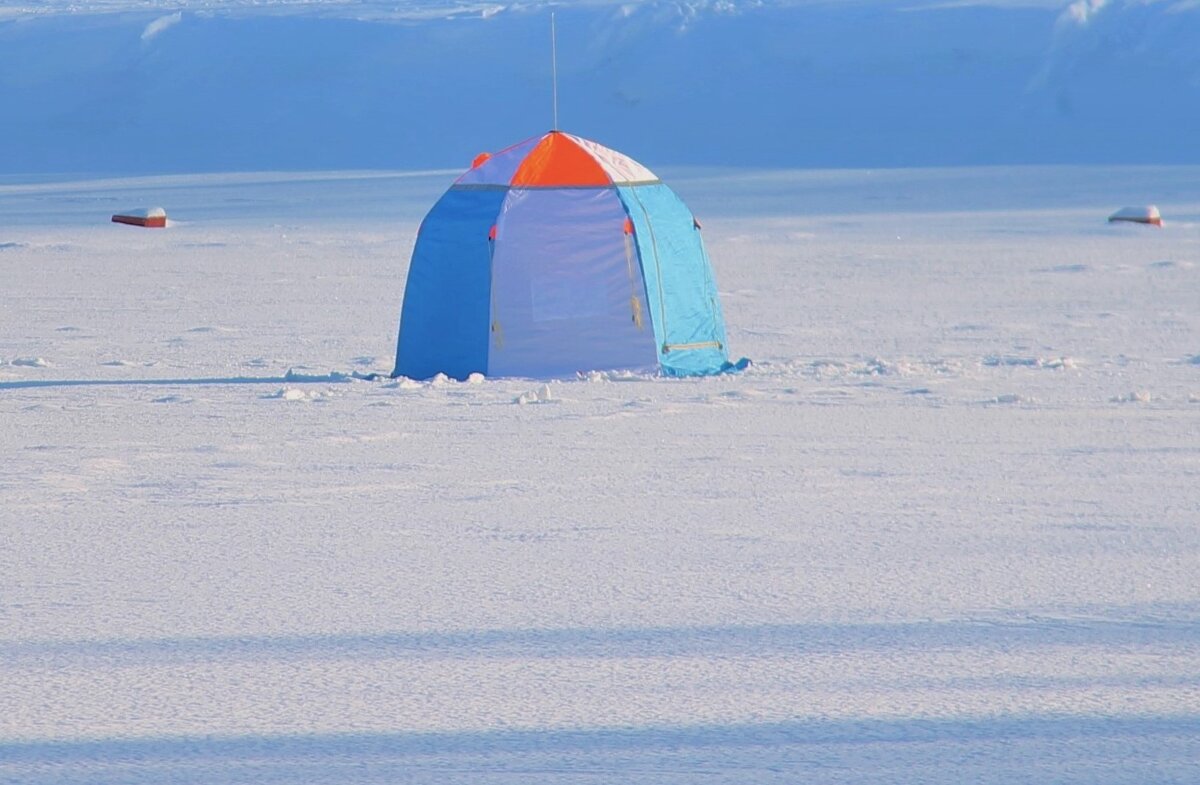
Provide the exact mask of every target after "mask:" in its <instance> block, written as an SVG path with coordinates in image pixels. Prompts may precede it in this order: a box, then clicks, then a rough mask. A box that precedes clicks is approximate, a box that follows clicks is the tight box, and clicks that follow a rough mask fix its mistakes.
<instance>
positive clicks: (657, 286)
mask: <svg viewBox="0 0 1200 785" xmlns="http://www.w3.org/2000/svg"><path fill="white" fill-rule="evenodd" d="M618 191H619V193H620V195H621V200H622V201H623V202H624V203H625V206H626V208H627V209H628V211H629V217H630V218H631V219H632V220H633V225H634V229H635V235H636V238H637V248H638V253H639V255H640V256H641V262H642V270H643V273H644V275H645V280H646V293H647V297H648V298H649V300H650V303H649V305H650V311H651V314H652V317H653V320H654V331H655V340H656V342H657V346H658V359H659V362H660V363H661V366H662V371H663V373H665V374H667V375H670V376H691V375H697V374H711V373H719V372H721V371H723V370H726V369H727V368H728V367H729V366H728V358H727V354H726V350H725V321H724V318H723V316H722V314H721V305H720V302H719V300H718V298H717V286H716V282H715V280H714V279H713V274H712V265H711V264H710V263H709V260H708V254H707V253H706V252H705V250H704V241H703V240H702V238H701V236H700V230H699V228H698V227H697V226H696V223H695V218H694V217H693V216H692V213H691V211H690V210H688V208H687V206H686V205H684V203H683V202H682V201H681V200H680V199H679V197H678V196H676V195H675V193H674V191H672V190H671V189H670V188H668V187H667V186H666V185H664V184H662V183H656V184H652V185H636V186H623V187H621V188H619V189H618Z"/></svg>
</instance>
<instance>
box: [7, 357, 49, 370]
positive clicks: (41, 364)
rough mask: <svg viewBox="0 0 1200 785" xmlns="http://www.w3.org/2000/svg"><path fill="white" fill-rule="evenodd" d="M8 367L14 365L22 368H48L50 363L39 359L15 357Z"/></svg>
mask: <svg viewBox="0 0 1200 785" xmlns="http://www.w3.org/2000/svg"><path fill="white" fill-rule="evenodd" d="M9 365H16V366H19V367H22V368H49V367H50V363H49V362H47V361H46V360H44V359H42V358H41V357H17V358H16V359H13V360H10V361H9Z"/></svg>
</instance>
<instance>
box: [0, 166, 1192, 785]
mask: <svg viewBox="0 0 1200 785" xmlns="http://www.w3.org/2000/svg"><path fill="white" fill-rule="evenodd" d="M1196 174H1197V172H1196V171H1195V170H1193V169H1188V168H1181V169H1180V168H1176V169H1122V168H1114V169H1089V168H1078V169H1056V170H1046V169H1036V168H1030V169H1016V170H1004V171H1003V172H997V171H996V170H987V169H979V170H944V171H936V170H930V171H919V170H918V171H910V172H896V171H880V172H778V173H772V172H763V173H733V172H719V171H707V172H706V171H699V170H697V171H686V172H681V173H679V174H678V176H677V177H671V173H670V172H667V173H666V176H667V177H668V181H669V182H671V184H672V185H673V186H674V187H676V188H677V190H678V191H679V192H680V193H681V195H682V196H683V197H684V198H685V200H686V201H688V203H689V204H690V205H691V206H692V207H693V209H695V210H696V212H697V213H698V214H699V215H700V217H701V220H702V221H703V222H704V231H705V233H706V238H707V240H708V243H709V251H710V254H711V256H712V259H713V262H714V266H715V268H716V273H717V276H718V283H719V285H720V288H721V291H722V293H723V305H724V308H725V312H726V318H727V321H728V324H729V328H730V330H729V332H730V336H729V339H730V344H731V350H732V352H733V353H734V354H735V355H736V356H740V355H746V356H749V357H751V358H752V359H753V360H754V361H755V364H754V365H753V366H751V368H750V369H748V370H747V371H746V372H745V373H743V374H740V375H736V376H729V377H721V378H714V379H698V380H665V379H655V378H649V377H640V376H631V375H628V374H620V373H596V374H589V375H587V376H586V377H584V378H582V379H579V380H559V381H552V382H549V383H543V382H541V381H534V380H522V379H513V380H492V379H487V380H484V379H473V380H471V381H470V382H468V383H458V382H453V381H447V380H434V381H431V382H414V381H412V380H405V379H398V380H390V379H386V378H374V379H371V378H364V377H370V375H371V374H372V373H375V374H383V375H384V376H386V373H387V372H388V371H390V368H391V354H392V352H393V350H394V334H395V328H396V323H395V322H396V318H397V316H398V312H399V304H400V297H401V294H402V291H403V282H404V274H405V270H406V264H407V258H408V254H409V252H410V251H411V244H412V240H413V237H414V235H415V231H416V226H417V223H418V221H419V220H420V218H421V215H422V214H423V211H424V209H425V207H427V206H428V204H430V203H432V200H433V199H434V198H436V196H437V195H438V193H440V191H441V189H442V188H444V187H445V184H446V182H448V180H449V179H450V178H448V177H447V176H445V175H441V174H432V175H420V176H399V175H391V174H388V173H375V174H372V175H370V176H363V177H358V176H355V175H353V174H339V175H319V176H318V175H313V176H289V177H281V176H247V175H239V176H232V177H229V178H222V177H221V176H217V175H211V176H206V178H204V179H203V180H201V179H198V178H165V179H156V180H138V181H116V182H109V183H107V184H104V185H96V184H95V183H90V184H89V183H67V184H55V183H53V182H49V183H46V182H43V183H39V184H24V183H6V184H4V185H0V227H3V228H0V269H2V270H3V280H4V284H5V308H3V309H0V453H2V454H3V455H4V456H5V459H4V460H3V461H2V462H0V532H3V535H4V538H5V542H4V547H3V548H0V683H3V684H4V685H5V687H4V689H3V690H0V781H13V782H22V783H52V782H53V783H74V782H89V783H96V782H137V783H142V782H144V783H150V782H161V781H164V780H170V781H173V782H204V783H224V782H229V783H233V782H244V781H247V780H254V781H259V782H363V783H368V782H394V781H398V780H404V781H412V782H517V781H520V782H616V781H620V782H656V783H658V782H696V781H698V780H700V779H703V780H705V781H712V782H746V781H755V782H795V781H797V780H805V781H814V782H935V783H936V782H945V783H950V782H963V781H973V782H996V783H1000V782H1004V783H1011V782H1039V783H1043V782H1079V783H1084V782H1087V783H1095V782H1105V783H1118V782H1120V783H1124V782H1129V783H1133V782H1180V783H1182V782H1188V781H1191V779H1193V778H1194V776H1193V775H1194V772H1195V762H1196V760H1198V759H1200V747H1198V744H1197V742H1196V739H1197V738H1200V680H1198V677H1197V674H1198V673H1200V605H1198V603H1200V597H1198V596H1197V589H1196V580H1195V575H1196V574H1197V572H1196V571H1197V567H1198V566H1200V558H1198V556H1200V537H1198V534H1197V530H1196V527H1195V522H1196V516H1197V511H1198V510H1200V494H1198V493H1197V491H1196V490H1195V488H1196V483H1195V477H1196V474H1197V472H1200V447H1198V445H1197V440H1196V437H1195V433H1196V429H1195V423H1196V421H1197V420H1196V418H1197V416H1198V415H1200V408H1198V407H1200V404H1198V403H1197V402H1196V401H1197V399H1198V398H1200V364H1198V363H1197V361H1196V358H1197V356H1200V342H1198V339H1197V336H1198V335H1200V330H1198V329H1197V328H1198V327H1200V324H1198V321H1200V315H1198V314H1197V311H1196V307H1195V304H1196V302H1198V301H1200V298H1198V297H1197V295H1198V294H1200V269H1198V267H1197V262H1200V220H1197V219H1198V218H1200V194H1197V192H1196V191H1195V186H1194V185H1193V183H1194V182H1196V181H1197V179H1196ZM1043 184H1044V186H1043ZM1155 190H1157V193H1162V194H1165V196H1158V195H1156V194H1155V193H1153V192H1154V191H1155ZM1028 194H1039V195H1040V201H1035V200H1031V199H1029V198H1026V197H1027V195H1028ZM1143 194H1145V195H1144V196H1143ZM1151 197H1152V198H1154V200H1155V201H1156V203H1158V204H1159V206H1160V207H1161V208H1162V209H1163V212H1164V217H1165V218H1166V219H1167V221H1168V227H1167V228H1165V229H1162V230H1158V229H1153V228H1146V227H1130V226H1109V225H1107V224H1106V223H1105V222H1104V221H1105V218H1106V217H1107V215H1108V214H1110V213H1111V210H1112V209H1113V208H1114V207H1116V206H1119V205H1120V204H1125V203H1134V202H1137V201H1138V199H1139V198H1142V199H1146V200H1149V198H1151ZM47 203H49V204H56V205H61V206H62V209H61V210H57V211H54V212H53V213H51V214H47V212H46V211H45V210H44V209H42V207H43V206H44V205H45V204H47ZM113 203H117V204H121V205H125V206H128V205H132V204H143V203H146V204H148V203H155V204H160V203H161V204H163V205H164V206H165V207H166V208H167V210H168V211H169V213H170V214H171V215H172V217H173V218H174V217H176V216H178V223H174V224H173V226H172V227H171V228H169V229H167V230H140V229H136V228H131V227H122V226H114V225H109V224H107V223H105V222H106V221H107V218H108V214H109V213H110V212H111V210H110V209H109V208H110V207H111V205H112V204H113ZM328 204H334V205H341V207H338V208H337V209H336V210H335V211H334V212H333V213H330V212H329V211H328V210H327V208H326V205H328ZM35 215H48V217H45V218H42V219H40V221H39V220H35V219H34V218H33V217H32V216H35ZM522 402H524V403H526V404H535V403H536V404H537V405H521V404H522ZM542 404H545V405H542Z"/></svg>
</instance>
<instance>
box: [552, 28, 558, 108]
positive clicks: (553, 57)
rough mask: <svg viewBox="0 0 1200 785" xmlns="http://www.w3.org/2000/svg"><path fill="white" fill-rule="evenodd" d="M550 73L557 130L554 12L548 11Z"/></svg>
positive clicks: (556, 57) (556, 56) (556, 61)
mask: <svg viewBox="0 0 1200 785" xmlns="http://www.w3.org/2000/svg"><path fill="white" fill-rule="evenodd" d="M550 74H551V77H550V79H551V87H552V91H553V93H554V128H553V129H552V130H555V131H557V130H558V41H557V36H556V35H555V29H554V12H553V11H551V12H550Z"/></svg>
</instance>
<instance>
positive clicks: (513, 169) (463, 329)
mask: <svg viewBox="0 0 1200 785" xmlns="http://www.w3.org/2000/svg"><path fill="white" fill-rule="evenodd" d="M731 367H733V366H731V365H730V364H729V362H728V360H727V356H726V351H725V325H724V320H723V318H722V316H721V306H720V303H719V302H718V300H717V289H716V285H715V283H714V281H713V274H712V267H711V265H710V264H709V261H708V256H707V254H706V253H705V251H704V243H703V241H702V240H701V237H700V225H699V223H698V222H697V221H696V220H695V218H694V217H693V216H692V214H691V212H690V211H689V210H688V209H687V207H686V206H684V204H683V202H682V201H680V199H679V197H677V196H676V195H675V193H674V192H672V191H671V189H670V188H668V187H667V186H666V185H664V184H663V183H662V181H660V180H659V179H658V178H657V177H656V176H655V175H654V174H653V173H652V172H651V171H650V170H648V169H647V168H646V167H644V166H642V165H641V164H639V163H637V162H636V161H634V160H632V159H630V158H628V157H626V156H624V155H621V154H620V153H617V152H615V151H613V150H610V149H608V148H607V147H603V146H601V145H599V144H596V143H595V142H591V141H588V140H586V139H581V138H579V137H577V136H572V135H571V134H567V133H562V132H560V131H551V132H549V133H547V134H544V135H541V136H536V137H533V138H531V139H526V140H525V141H523V142H520V143H518V144H515V145H513V146H512V147H509V148H507V149H505V150H503V151H502V152H499V153H496V154H495V155H488V154H486V153H485V154H482V155H480V156H479V157H478V158H476V159H475V162H474V165H473V166H472V168H471V169H470V170H469V171H467V172H466V173H465V174H463V175H462V176H461V177H459V178H458V180H456V181H455V182H454V184H453V185H452V186H451V188H450V190H448V191H447V192H446V193H445V195H443V196H442V198H441V199H440V200H439V201H438V202H437V203H436V204H435V205H434V206H433V209H431V210H430V211H429V214H428V215H426V216H425V220H424V222H423V223H422V224H421V229H420V231H419V233H418V235H417V243H416V247H415V248H414V250H413V255H412V263H411V265H410V267H409V271H408V283H407V285H406V286H405V289H404V304H403V306H402V308H401V315H400V337H399V340H398V342H397V347H396V368H395V371H394V372H393V374H392V375H393V376H407V377H410V378H414V379H427V378H429V377H431V376H433V375H435V374H438V373H444V374H446V375H447V376H450V377H453V378H457V379H465V378H466V377H467V376H468V375H469V374H471V373H476V372H478V373H483V374H486V375H488V376H524V377H534V378H548V377H562V376H571V375H574V374H575V373H577V372H580V371H592V370H610V369H634V370H655V369H657V370H660V371H661V372H662V373H664V374H667V375H672V376H690V375H703V374H712V373H719V372H721V371H723V370H728V369H730V368H731Z"/></svg>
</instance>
